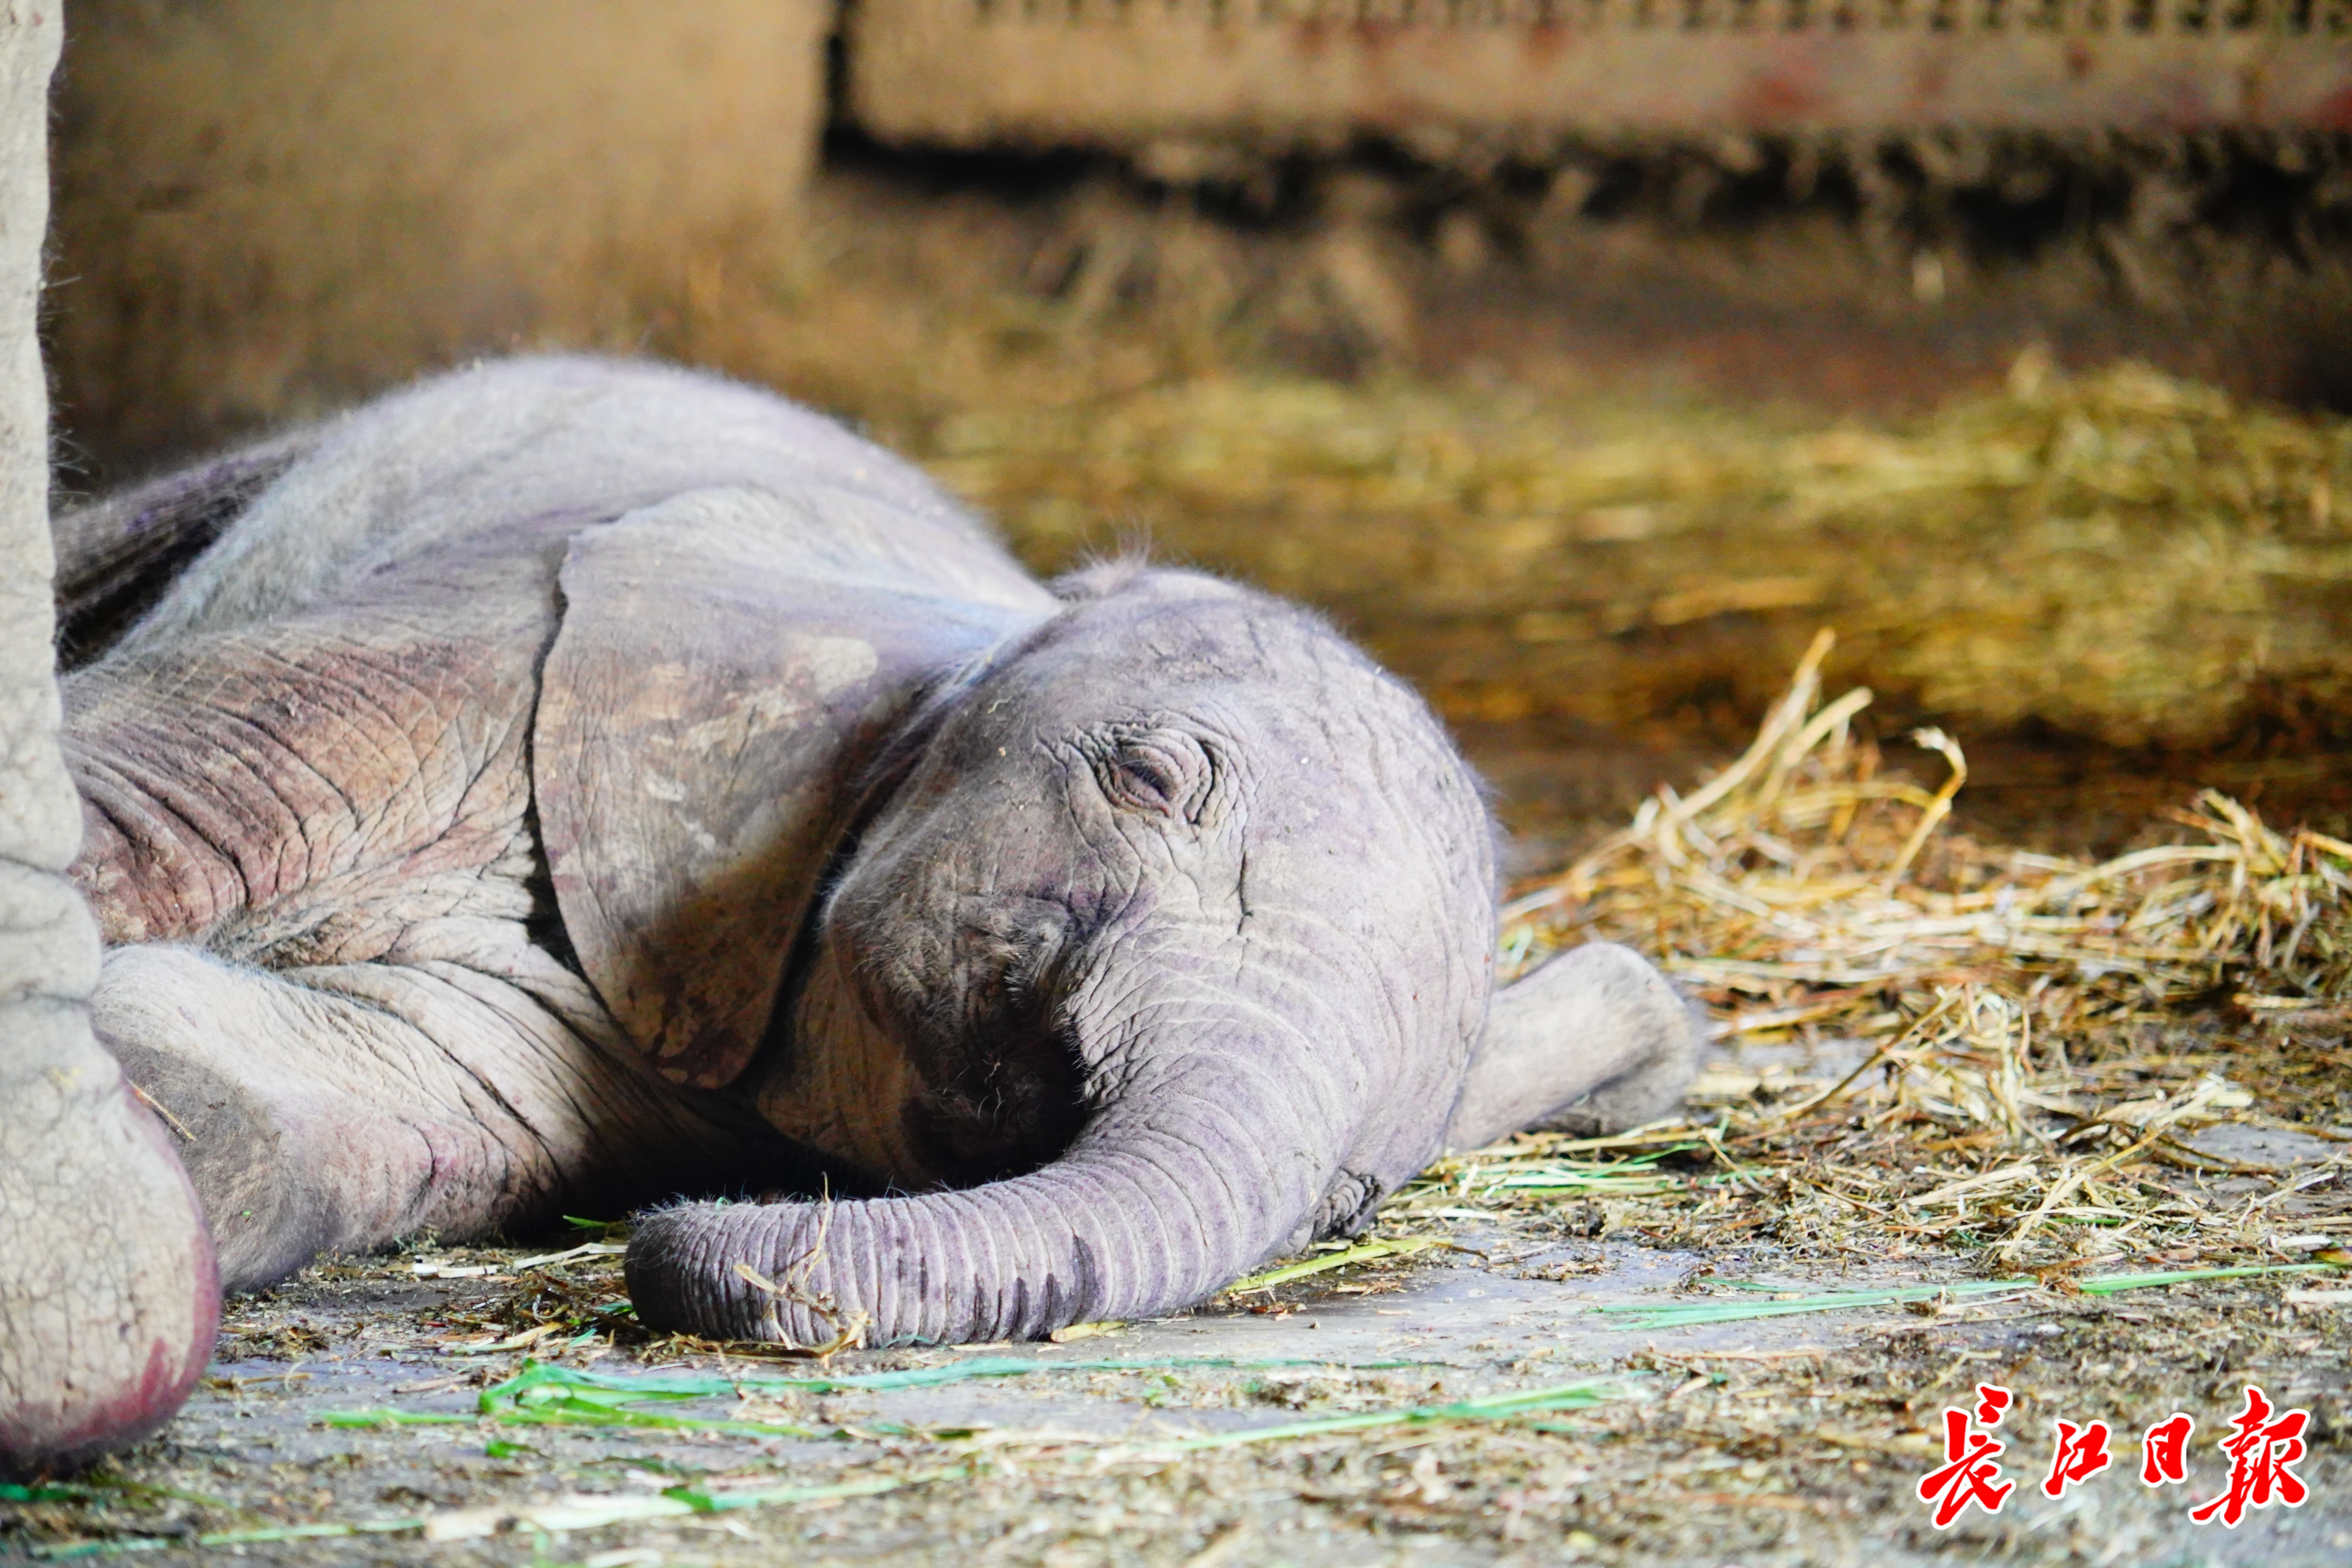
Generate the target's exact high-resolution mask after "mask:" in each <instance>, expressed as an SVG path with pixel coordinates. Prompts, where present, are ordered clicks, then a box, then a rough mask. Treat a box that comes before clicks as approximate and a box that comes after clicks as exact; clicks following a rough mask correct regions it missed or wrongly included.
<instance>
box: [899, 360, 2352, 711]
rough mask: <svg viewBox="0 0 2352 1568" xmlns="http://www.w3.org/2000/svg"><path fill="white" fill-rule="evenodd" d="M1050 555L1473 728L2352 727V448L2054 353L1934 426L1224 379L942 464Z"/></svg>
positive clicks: (1080, 416)
mask: <svg viewBox="0 0 2352 1568" xmlns="http://www.w3.org/2000/svg"><path fill="white" fill-rule="evenodd" d="M921 444H922V445H923V446H924V447H925V449H926V454H927V456H928V457H929V459H930V460H931V461H932V463H933V466H934V467H935V468H937V469H938V470H939V471H940V473H941V474H943V475H944V476H945V477H946V478H947V479H949V480H950V482H951V483H953V484H955V485H957V486H958V487H960V488H961V489H963V490H965V491H966V492H967V493H969V494H971V495H972V496H974V497H975V498H976V499H978V500H982V501H983V502H984V503H986V504H987V505H988V506H990V507H991V508H992V510H995V511H996V512H998V514H999V515H1001V516H1002V517H1003V518H1004V520H1005V521H1006V525H1007V527H1008V528H1009V529H1010V530H1011V531H1012V532H1013V537H1014V539H1015V541H1016V542H1017V543H1019V544H1020V545H1021V546H1022V548H1023V549H1024V552H1026V553H1027V554H1029V555H1030V556H1031V557H1032V558H1034V559H1039V560H1043V561H1046V562H1048V563H1051V562H1055V561H1058V560H1062V559H1066V558H1068V557H1069V556H1071V555H1072V554H1074V553H1076V552H1079V551H1080V550H1081V549H1082V548H1084V547H1096V548H1100V547H1105V546H1108V545H1113V544H1116V543H1118V542H1120V541H1121V539H1122V538H1124V539H1128V540H1133V539H1145V540H1149V541H1150V542H1151V543H1152V544H1153V546H1154V547H1155V548H1156V549H1157V550H1159V551H1160V552H1162V553H1165V554H1170V555H1173V556H1176V557H1179V558H1189V559H1195V560H1200V561H1202V562H1205V563H1209V564H1212V565H1215V566H1218V567H1221V568H1223V569H1226V570H1231V571H1235V572H1239V573H1241V574H1244V575H1247V576H1250V577H1252V578H1254V579H1255V580H1257V581H1260V582H1264V583H1267V584H1271V585H1272V586H1274V587H1276V588H1277V589H1279V590H1281V591H1283V592H1286V593H1290V594H1296V595H1300V596H1303V597H1305V598H1307V599H1309V600H1310V601H1314V602H1317V603H1320V604H1324V605H1331V606H1333V607H1335V608H1337V609H1339V611H1340V612H1341V613H1342V615H1343V616H1345V617H1346V618H1347V620H1348V621H1349V624H1350V625H1351V626H1353V627H1354V628H1355V629H1357V630H1359V631H1360V632H1361V633H1362V634H1363V635H1364V636H1365V637H1366V638H1367V640H1368V641H1370V643H1371V644H1372V645H1373V646H1374V647H1375V649H1376V650H1377V651H1379V652H1381V654H1382V655H1383V656H1384V657H1386V658H1389V659H1391V662H1393V663H1394V664H1395V665H1396V666H1397V667H1398V668H1401V669H1403V670H1404V671H1405V672H1406V673H1408V674H1410V675H1412V677H1413V678H1414V679H1416V680H1418V681H1419V682H1420V683H1421V684H1422V685H1423V687H1424V688H1425V689H1429V690H1430V691H1431V692H1432V693H1433V695H1434V696H1435V698H1436V699H1437V700H1438V701H1439V703H1440V705H1441V706H1442V707H1444V709H1445V710H1447V711H1448V712H1449V713H1450V714H1453V715H1454V716H1456V717H1464V718H1484V719H1496V720H1511V719H1516V718H1518V717H1521V716H1524V715H1528V714H1530V713H1551V714H1557V715H1561V716H1565V717H1570V718H1575V719H1581V720H1585V721H1593V722H1598V723H1603V724H1611V725H1623V724H1627V723H1634V722H1641V721H1648V720H1652V719H1654V718H1656V717H1658V716H1660V715H1662V714H1664V713H1666V712H1670V711H1672V710H1675V708H1676V707H1677V706H1682V705H1687V704H1690V703H1692V702H1694V701H1697V700H1716V701H1718V702H1719V701H1720V700H1721V699H1722V698H1723V697H1724V696H1726V695H1728V696H1729V697H1730V698H1731V700H1733V701H1734V703H1735V704H1736V705H1738V706H1739V707H1741V708H1743V709H1744V710H1746V711H1748V712H1754V711H1756V710H1758V709H1760V708H1761V707H1762V706H1763V705H1764V704H1765V702H1767V701H1768V700H1769V699H1770V696H1771V691H1770V688H1769V682H1770V681H1771V680H1772V679H1774V675H1775V673H1776V672H1777V671H1779V670H1781V669H1785V668H1787V666H1788V664H1789V663H1790V661H1791V660H1792V659H1793V658H1795V657H1796V656H1797V655H1798V654H1799V653H1800V651H1801V649H1802V648H1803V647H1804V646H1805V643H1806V640H1807V639H1808V638H1809V637H1811V633H1812V631H1813V629H1814V628H1815V627H1817V626H1821V625H1823V624H1833V625H1835V626H1838V627H1839V628H1840V630H1841V632H1842V634H1843V641H1842V643H1841V646H1840V650H1839V655H1838V658H1836V660H1835V661H1834V662H1833V664H1832V675H1833V676H1835V677H1837V678H1838V679H1869V680H1871V681H1873V682H1874V683H1876V684H1877V685H1878V687H1879V688H1880V689H1881V692H1882V695H1883V696H1885V697H1886V698H1888V699H1890V700H1894V701H1895V703H1896V705H1897V706H1898V707H1899V708H1900V709H1901V710H1904V711H1906V712H1916V713H1928V714H1933V715H1936V716H1937V717H1938V718H1939V719H1941V720H1942V721H1947V722H1955V723H1959V724H1964V725H1966V726H1967V727H1969V729H1970V730H1971V731H1978V732H1983V731H1991V730H1997V729H2006V728H2009V727H2011V726H2016V725H2020V724H2025V723H2031V722H2039V723H2042V724H2047V725H2051V726H2054V727H2056V728H2057V729H2059V730H2061V731H2067V732H2071V733H2074V734H2078V735H2084V736H2088V737H2091V738H2094V739H2095V740H2098V741H2101V742H2108V743H2112V744H2120V745H2138V744H2143V743H2147V742H2160V743H2164V744H2168V745H2173V746H2184V747H2210V746H2215V745H2221V744H2225V743H2228V742H2231V740H2233V739H2234V738H2235V737H2236V736H2237V735H2238V733H2239V732H2240V731H2241V730H2242V727H2243V725H2244V724H2245V722H2246V721H2248V720H2249V719H2250V718H2253V717H2270V716H2273V715H2277V714H2284V715H2288V716H2296V717H2301V716H2307V715H2309V714H2312V713H2315V712H2340V711H2342V710H2344V708H2345V706H2346V703H2345V699H2346V697H2347V695H2352V693H2347V689H2346V687H2345V683H2344V677H2343V675H2342V670H2341V659H2340V658H2339V657H2338V653H2337V649H2336V637H2337V628H2338V627H2339V626H2341V625H2342V624H2343V615H2344V611H2345V610H2346V609H2347V607H2352V598H2347V595H2352V424H2347V423H2345V422H2343V421H2340V420H2336V419H2332V418H2326V417H2306V416H2295V415H2289V414H2284V413H2273V412H2268V411H2264V410H2262V409H2259V408H2249V407H2245V406H2242V405H2238V404H2236V403H2234V402H2233V401H2232V400H2231V399H2230V398H2229V397H2227V396H2225V395H2222V394H2221V393H2219V392H2216V391H2213V390H2211V389H2210V388H2206V387H2202V386H2199V385H2196V384H2190V383H2187V382H2182V381H2179V380H2176V379H2173V378H2169V377H2167V376H2164V375H2161V374H2157V373H2155V372H2153V371H2149V370H2147V369H2144V368H2137V367H2133V366H2129V365H2126V366H2121V367H2116V368H2112V369H2109V370H2107V371H2105V372H2103V373H2100V374H2095V375H2089V376H2084V377H2080V378H2074V377H2068V376H2064V375H2062V374H2057V373H2056V372H2055V371H2053V369H2052V368H2051V365H2050V363H2049V361H2048V359H2047V357H2046V356H2043V355H2040V354H2036V353H2029V354H2027V355H2026V356H2024V357H2023V358H2021V360H2020V361H2019V362H2018V364H2017V365H2016V367H2015V368H2014V370H2013V371H2012V374H2011V376H2010V378H2009V383H2008V384H2007V385H2006V386H2005V387H2004V388H2002V389H2000V390H1998V391H1996V392H1993V393H1990V394H1986V395H1978V396H1971V397H1965V398H1961V399H1958V400H1956V401H1955V402H1953V403H1951V404H1949V405H1946V406H1945V407H1944V408H1942V409H1941V410H1939V411H1937V412H1936V413H1935V414H1933V415H1931V416H1927V417H1926V418H1924V419H1921V420H1918V421H1916V422H1914V423H1911V424H1908V425H1904V426H1887V427H1872V426H1862V425H1856V424H1848V425H1843V426H1833V427H1831V428H1828V429H1823V428H1822V427H1821V426H1820V425H1819V423H1818V422H1815V423H1813V424H1812V425H1811V427H1810V428H1801V427H1800V428H1791V427H1790V426H1788V424H1787V421H1786V420H1785V418H1783V417H1781V416H1773V415H1772V414H1771V413H1770V411H1769V410H1761V411H1759V410H1750V411H1747V412H1745V413H1743V414H1740V415H1737V416H1735V415H1731V414H1727V412H1726V411H1724V410H1722V409H1709V408H1703V407H1696V406H1692V405H1686V404H1679V403H1675V402H1674V401H1671V400H1662V399H1659V398H1657V397H1655V396H1654V395H1648V396H1645V395H1640V394H1632V395H1624V396H1614V395H1600V396H1596V395H1591V393H1590V392H1588V393H1586V394H1582V395H1576V396H1572V397H1559V396H1547V395H1537V394H1535V393H1532V392H1529V391H1527V390H1525V389H1487V390H1485V391H1481V390H1479V389H1477V388H1475V387H1473V386H1448V387H1437V386H1433V385H1431V384H1420V383H1403V382H1400V383H1394V384H1391V383H1385V382H1380V381H1374V382H1371V383H1368V384H1359V385H1353V386H1348V385H1339V384H1328V383H1312V382H1304V381H1299V380H1295V379H1282V378H1269V377H1263V376H1261V377H1250V376H1244V375H1196V376H1191V377H1185V378H1180V379H1175V380H1171V381H1169V382H1166V383H1160V384H1152V385H1149V386H1146V387H1144V388H1142V389H1140V390H1139V391H1136V392H1133V393H1131V394H1129V395H1106V396H1102V397H1099V398H1097V399H1093V400H1090V401H1089V402H1087V404H1086V405H1084V406H1058V405H1046V404H1042V403H1034V402H1032V403H1024V404H1019V405H1013V406H995V407H982V408H978V409H973V410H970V411H966V412H964V413H961V414H959V415H957V416H953V417H950V418H948V419H946V420H944V421H942V422H940V424H939V425H938V426H935V427H934V428H932V429H931V430H930V431H929V432H928V433H927V434H926V435H925V436H923V437H921Z"/></svg>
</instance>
